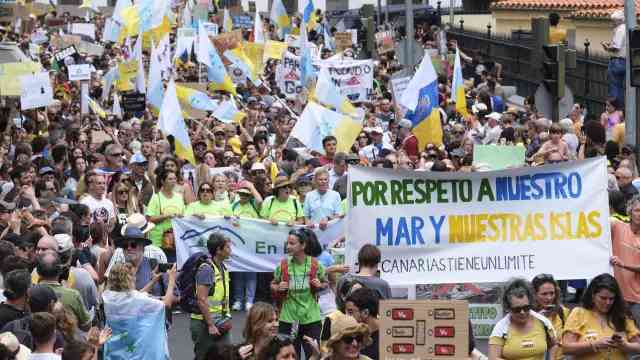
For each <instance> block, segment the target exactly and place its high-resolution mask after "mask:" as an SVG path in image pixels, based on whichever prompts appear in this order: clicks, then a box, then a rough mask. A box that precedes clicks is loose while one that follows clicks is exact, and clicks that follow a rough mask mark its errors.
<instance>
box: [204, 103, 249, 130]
mask: <svg viewBox="0 0 640 360" xmlns="http://www.w3.org/2000/svg"><path fill="white" fill-rule="evenodd" d="M212 115H213V117H214V118H216V119H218V120H220V121H222V122H223V123H226V124H229V123H234V122H235V123H240V121H241V120H242V119H244V117H245V116H247V114H245V113H244V112H242V111H240V110H238V108H237V107H236V105H235V104H234V103H233V102H232V101H230V100H227V101H224V102H223V103H222V104H220V106H218V108H217V109H216V110H215V111H214V112H213V114H212Z"/></svg>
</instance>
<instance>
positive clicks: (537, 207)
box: [345, 157, 611, 286]
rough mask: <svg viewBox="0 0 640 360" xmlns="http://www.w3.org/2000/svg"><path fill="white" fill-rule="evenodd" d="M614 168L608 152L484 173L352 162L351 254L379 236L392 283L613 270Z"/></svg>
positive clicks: (350, 261)
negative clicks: (610, 190)
mask: <svg viewBox="0 0 640 360" xmlns="http://www.w3.org/2000/svg"><path fill="white" fill-rule="evenodd" d="M605 174H606V158H604V157H600V158H594V159H588V160H583V161H573V162H566V163H562V164H557V165H548V166H540V167H530V168H524V167H523V168H517V169H509V170H501V171H493V172H475V173H434V172H414V171H401V170H397V169H393V170H390V169H378V168H364V167H352V168H350V169H349V191H348V204H349V211H348V212H347V217H348V219H347V233H346V240H347V241H346V250H345V257H346V259H345V260H346V263H347V265H351V266H353V265H355V262H356V258H357V253H358V250H359V249H360V248H361V247H362V246H363V245H364V244H374V245H376V246H378V247H379V248H380V251H381V253H382V261H381V264H380V271H381V276H382V278H383V279H385V280H387V281H388V282H389V283H390V284H391V285H398V286H404V285H409V284H415V283H416V279H420V278H424V279H429V282H430V283H434V284H440V283H474V282H500V281H506V280H508V279H510V278H512V277H524V278H529V279H530V278H532V277H533V276H535V275H536V274H539V273H550V274H554V277H556V279H582V278H591V277H594V276H596V275H598V274H601V273H604V272H608V271H609V270H610V266H609V257H610V255H611V240H610V239H611V237H610V227H609V202H608V196H607V191H606V189H607V177H606V176H605ZM566 254H571V256H566Z"/></svg>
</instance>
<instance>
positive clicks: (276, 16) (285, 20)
mask: <svg viewBox="0 0 640 360" xmlns="http://www.w3.org/2000/svg"><path fill="white" fill-rule="evenodd" d="M269 19H270V20H271V21H272V22H273V23H274V24H276V27H277V28H278V36H280V37H281V38H284V37H285V35H286V33H287V32H288V31H289V30H290V29H291V19H289V15H287V8H285V7H284V4H283V3H282V0H274V1H273V5H271V14H270V15H269Z"/></svg>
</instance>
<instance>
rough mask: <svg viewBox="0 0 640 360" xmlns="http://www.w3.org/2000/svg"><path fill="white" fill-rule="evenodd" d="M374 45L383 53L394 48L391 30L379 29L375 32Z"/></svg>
mask: <svg viewBox="0 0 640 360" xmlns="http://www.w3.org/2000/svg"><path fill="white" fill-rule="evenodd" d="M375 37H376V47H377V48H378V53H379V54H384V53H387V52H390V51H393V50H394V47H395V44H394V43H393V31H381V32H379V33H376V35H375Z"/></svg>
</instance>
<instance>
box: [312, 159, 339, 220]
mask: <svg viewBox="0 0 640 360" xmlns="http://www.w3.org/2000/svg"><path fill="white" fill-rule="evenodd" d="M313 182H314V185H315V190H313V191H310V192H309V193H307V195H306V196H305V199H304V218H305V223H306V224H307V225H311V224H318V225H319V226H320V229H321V230H324V229H326V228H327V223H328V222H329V220H331V219H334V218H337V217H339V216H340V215H342V209H341V207H340V201H341V199H340V194H338V192H337V191H333V190H330V189H329V171H327V170H326V169H325V168H318V169H317V170H316V171H315V173H314V175H313Z"/></svg>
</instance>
